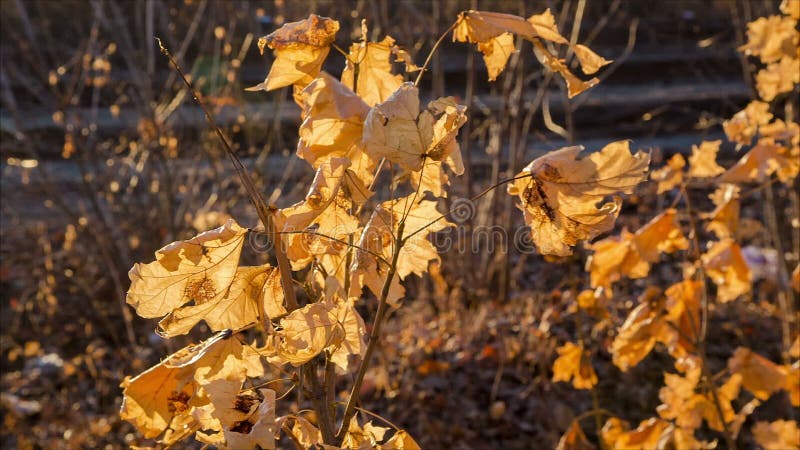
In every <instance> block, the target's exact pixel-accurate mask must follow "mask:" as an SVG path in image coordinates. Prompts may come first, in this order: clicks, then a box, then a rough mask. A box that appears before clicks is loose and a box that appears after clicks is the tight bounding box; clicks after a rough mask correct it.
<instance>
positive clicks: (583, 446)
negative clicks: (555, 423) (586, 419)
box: [556, 420, 595, 450]
mask: <svg viewBox="0 0 800 450" xmlns="http://www.w3.org/2000/svg"><path fill="white" fill-rule="evenodd" d="M594 448H595V446H594V445H592V444H591V443H590V442H589V440H588V439H587V438H586V435H585V434H584V433H583V430H582V429H581V426H580V424H579V423H578V421H577V420H573V421H572V424H570V426H569V428H568V429H567V431H566V432H565V433H564V434H563V435H562V436H561V439H559V440H558V445H556V450H592V449H594Z"/></svg>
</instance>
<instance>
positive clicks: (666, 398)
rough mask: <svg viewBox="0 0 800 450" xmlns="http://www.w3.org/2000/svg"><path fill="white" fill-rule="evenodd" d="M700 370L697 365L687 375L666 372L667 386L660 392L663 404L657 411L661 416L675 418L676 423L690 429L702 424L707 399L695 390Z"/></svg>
mask: <svg viewBox="0 0 800 450" xmlns="http://www.w3.org/2000/svg"><path fill="white" fill-rule="evenodd" d="M700 372H701V369H700V367H695V368H693V369H692V370H690V371H689V372H688V373H687V374H686V375H685V376H681V375H678V374H672V373H665V374H664V385H665V386H664V387H663V388H661V389H660V390H659V392H658V398H659V399H660V400H661V405H659V406H658V408H657V411H658V414H659V415H660V416H661V417H663V418H664V419H672V420H675V424H676V425H678V426H679V427H681V428H685V429H688V430H695V429H696V428H698V427H699V426H700V425H701V424H702V422H703V411H704V408H705V403H706V399H705V397H703V396H702V395H700V394H697V393H696V392H695V388H696V387H697V383H698V381H700Z"/></svg>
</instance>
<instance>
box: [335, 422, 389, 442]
mask: <svg viewBox="0 0 800 450" xmlns="http://www.w3.org/2000/svg"><path fill="white" fill-rule="evenodd" d="M387 431H389V428H386V427H380V426H377V425H373V424H372V421H370V422H367V423H366V424H364V426H363V427H361V426H360V425H359V424H358V420H357V419H356V418H355V417H353V418H352V419H351V420H350V424H349V426H348V427H347V433H346V434H345V435H344V439H342V448H343V449H380V446H379V445H378V443H379V442H381V441H383V438H384V436H385V434H386V432H387Z"/></svg>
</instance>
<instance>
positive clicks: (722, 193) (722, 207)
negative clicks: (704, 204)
mask: <svg viewBox="0 0 800 450" xmlns="http://www.w3.org/2000/svg"><path fill="white" fill-rule="evenodd" d="M709 198H710V199H711V201H713V202H714V205H716V208H715V209H714V211H711V212H710V213H708V214H702V215H701V216H700V217H702V218H704V219H708V223H707V224H706V230H707V231H711V232H713V233H714V234H715V235H717V238H718V239H725V238H735V237H736V235H737V230H738V229H739V188H738V187H737V186H736V185H733V184H723V185H721V186H720V187H718V188H717V190H716V191H714V193H713V194H711V195H709Z"/></svg>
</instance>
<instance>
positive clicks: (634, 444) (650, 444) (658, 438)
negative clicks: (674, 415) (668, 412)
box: [601, 417, 673, 449]
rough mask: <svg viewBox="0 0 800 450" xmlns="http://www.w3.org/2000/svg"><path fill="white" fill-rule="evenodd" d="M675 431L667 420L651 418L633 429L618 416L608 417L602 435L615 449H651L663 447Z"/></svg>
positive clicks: (607, 443)
mask: <svg viewBox="0 0 800 450" xmlns="http://www.w3.org/2000/svg"><path fill="white" fill-rule="evenodd" d="M672 431H673V427H672V425H670V423H669V422H667V421H666V420H661V419H658V418H655V417H653V418H650V419H647V420H643V421H642V422H641V423H639V426H638V427H636V428H635V429H633V430H630V429H629V426H628V423H627V422H624V421H622V420H620V419H618V418H616V417H612V418H610V419H608V420H607V421H606V423H605V425H603V429H602V431H601V436H602V439H603V441H604V442H605V443H606V446H607V447H609V448H613V449H650V448H661V447H660V445H661V444H662V443H663V442H664V441H667V440H668V439H667V438H669V436H670V435H671V433H672Z"/></svg>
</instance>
